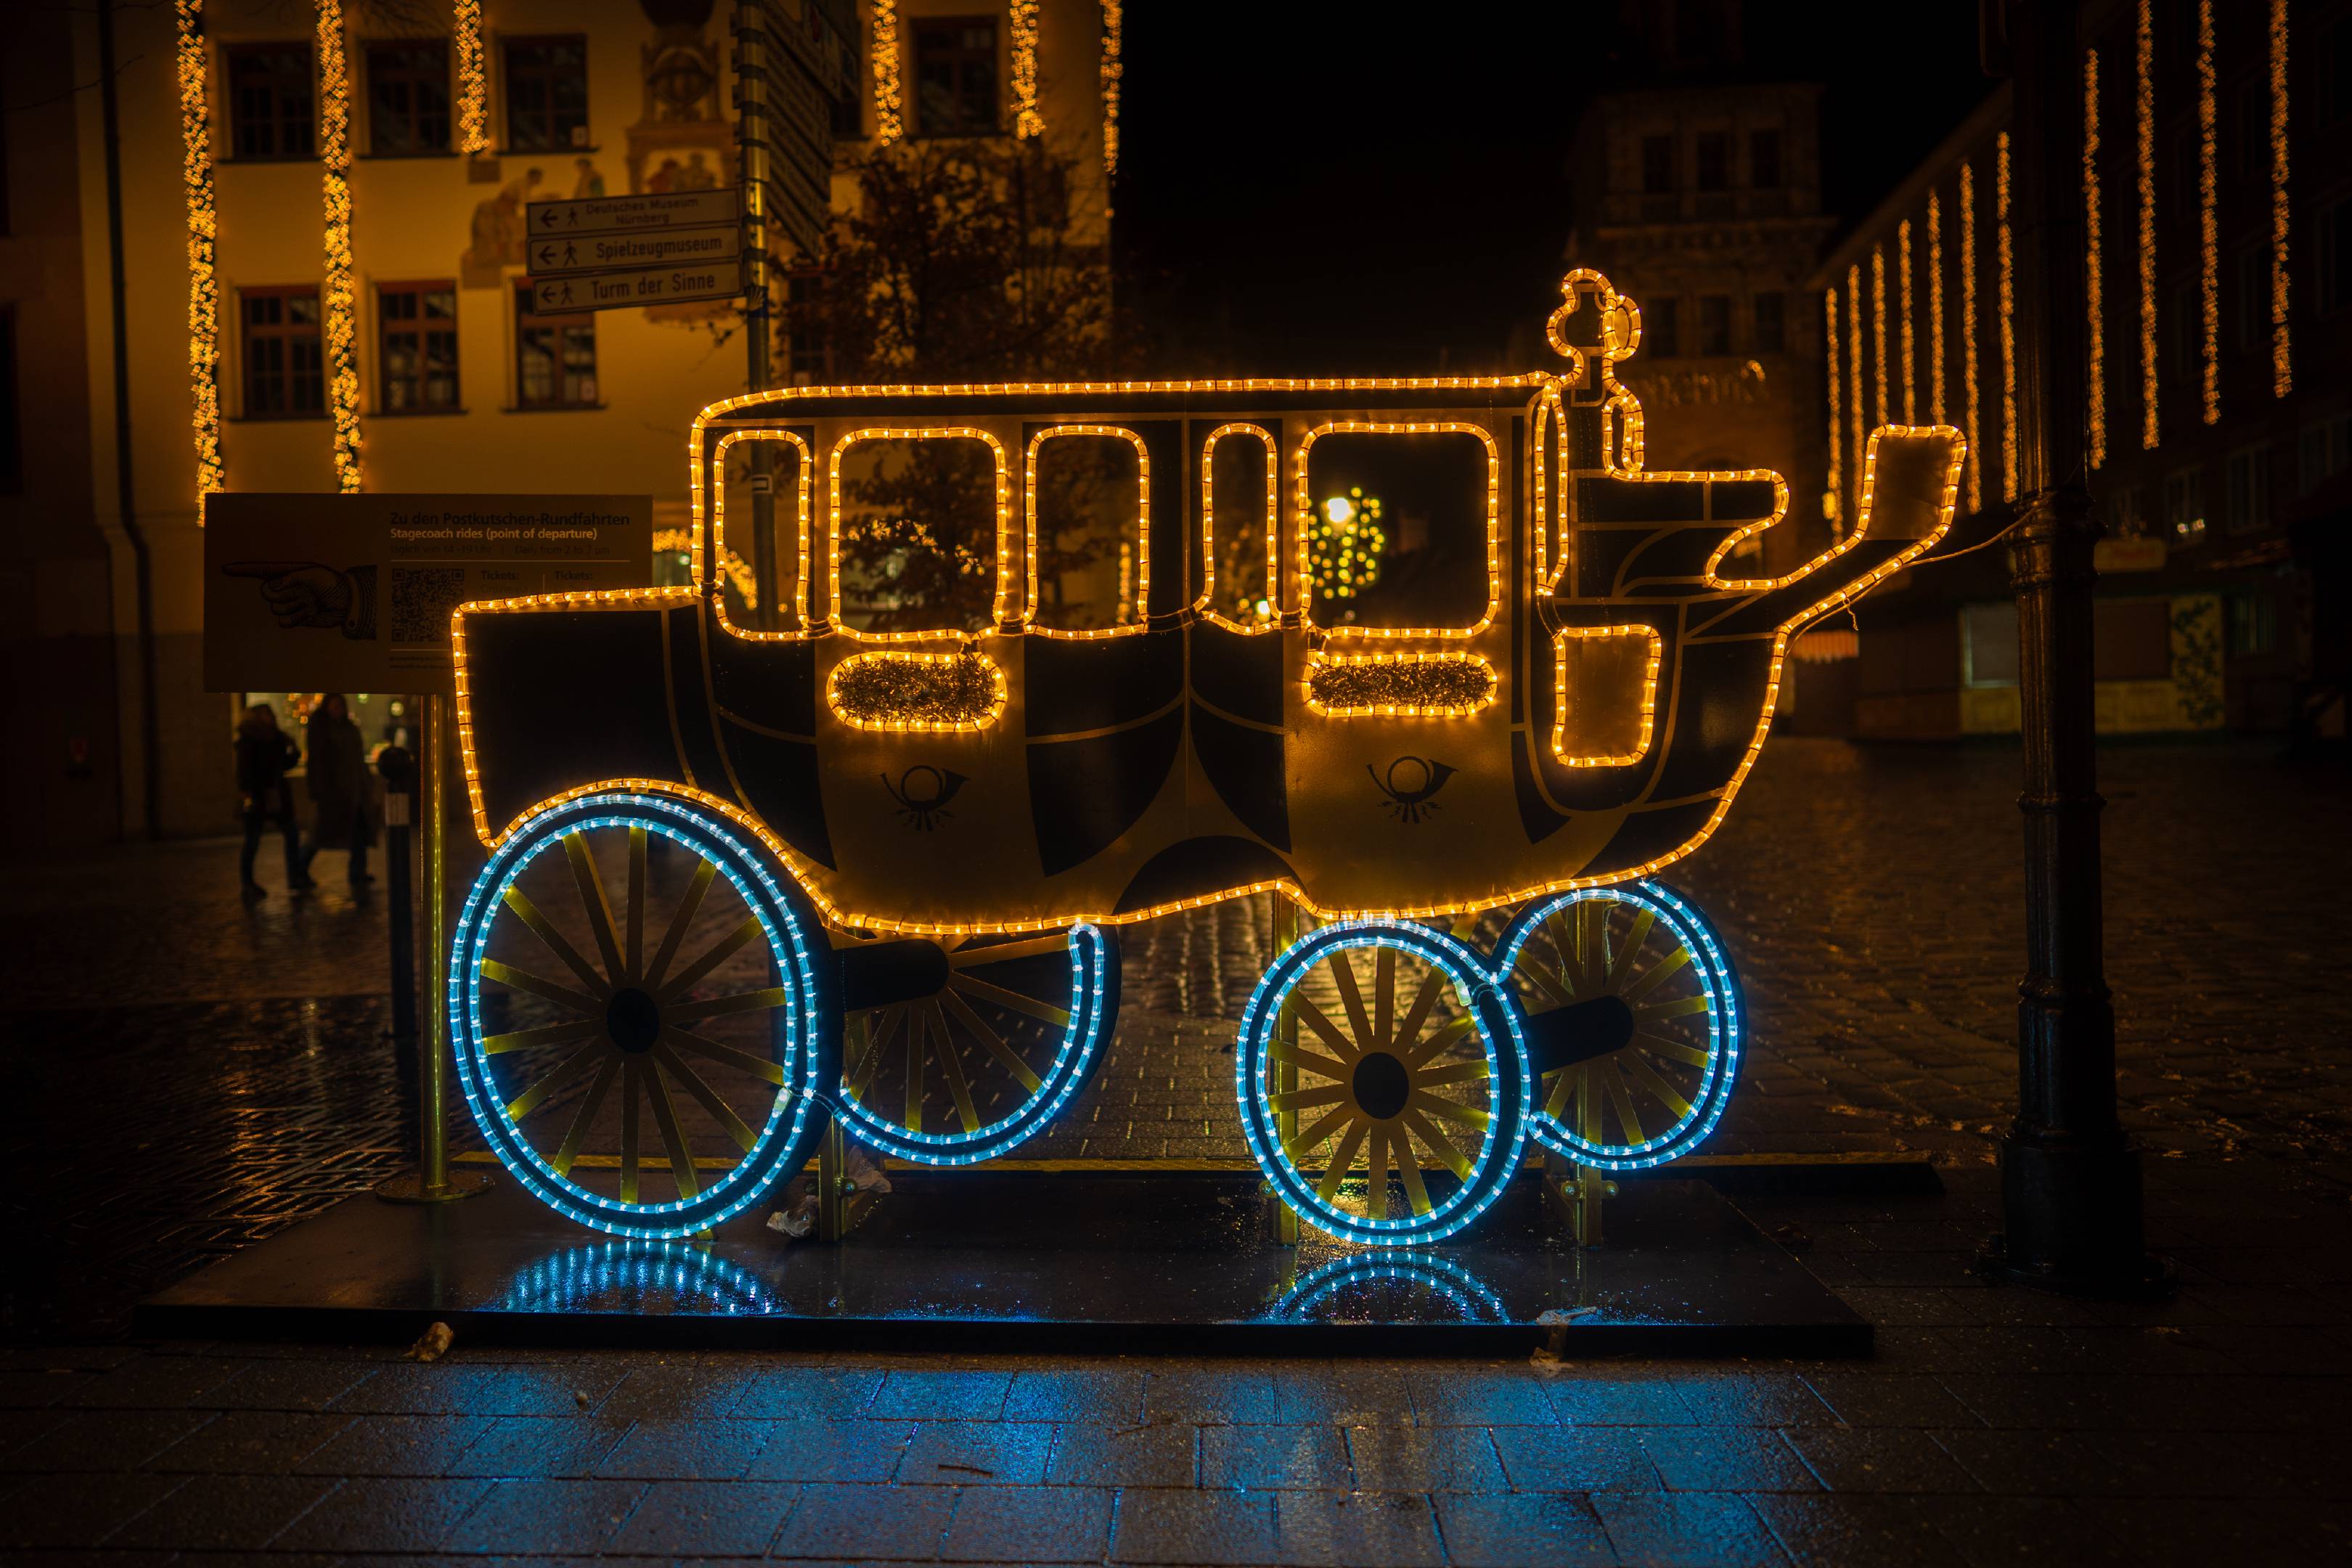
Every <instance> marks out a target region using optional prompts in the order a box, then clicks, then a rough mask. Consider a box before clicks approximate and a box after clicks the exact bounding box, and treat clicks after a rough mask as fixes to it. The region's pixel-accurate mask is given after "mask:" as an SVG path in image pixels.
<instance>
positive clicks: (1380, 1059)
mask: <svg viewBox="0 0 2352 1568" xmlns="http://www.w3.org/2000/svg"><path fill="white" fill-rule="evenodd" d="M1349 1088H1350V1089H1352V1090H1353V1091H1354V1093H1355V1096H1356V1103H1357V1104H1358V1105H1360V1106H1361V1107H1363V1110H1364V1114H1365V1115H1367V1116H1369V1117H1371V1118H1372V1119H1373V1120H1375V1121H1388V1120H1390V1119H1391V1117H1393V1116H1395V1115H1396V1114H1397V1113H1398V1112H1399V1111H1401V1110H1403V1109H1404V1108H1405V1102H1406V1101H1407V1100H1411V1099H1412V1075H1411V1074H1410V1073H1408V1072H1406V1071H1405V1066H1404V1063H1403V1062H1402V1061H1400V1060H1399V1059H1398V1058H1396V1057H1395V1056H1393V1055H1391V1053H1390V1052H1387V1051H1366V1052H1365V1053H1364V1054H1363V1055H1362V1056H1361V1057H1360V1058H1357V1061H1356V1071H1355V1076H1354V1078H1353V1079H1352V1080H1351V1081H1350V1084H1349Z"/></svg>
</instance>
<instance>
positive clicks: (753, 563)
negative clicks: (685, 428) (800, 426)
mask: <svg viewBox="0 0 2352 1568" xmlns="http://www.w3.org/2000/svg"><path fill="white" fill-rule="evenodd" d="M806 460H807V459H806V458H804V457H803V455H802V451H801V447H800V446H799V444H798V443H796V442H794V441H793V440H791V439H789V438H787V437H785V435H784V433H783V432H782V431H743V432H740V433H738V434H736V435H733V436H730V437H728V438H727V439H726V442H725V444H724V447H723V448H722V450H721V453H720V456H719V475H718V489H717V493H716V494H715V495H714V496H713V497H712V500H711V512H712V516H713V518H714V520H715V521H716V523H717V526H716V528H715V529H714V530H713V531H712V535H713V538H714V539H715V540H716V541H717V544H716V547H715V548H716V553H715V554H714V555H713V556H712V558H711V560H710V561H709V563H707V564H708V570H709V573H710V575H711V579H712V581H714V582H716V583H717V584H718V585H719V604H720V606H721V608H723V609H724V610H725V612H726V615H727V622H728V624H729V625H730V626H736V627H738V628H740V629H742V630H745V631H761V632H784V631H798V630H800V629H801V627H802V626H803V623H804V622H805V620H806V619H807V616H808V596H807V594H806V591H805V586H804V584H803V575H804V574H805V573H806V572H807V570H808V565H809V561H808V546H807V542H806V533H805V531H806V528H807V525H808V520H807V518H805V517H804V516H803V515H802V511H801V465H802V464H803V462H805V461H806ZM762 474H764V475H765V476H766V479H767V483H768V487H769V493H770V494H771V495H772V496H774V497H775V498H776V499H775V522H774V526H773V529H772V532H771V534H770V536H769V537H768V538H767V539H765V540H763V539H762V538H761V530H760V526H759V512H758V509H757V505H756V503H755V502H754V500H753V499H752V498H753V496H754V495H755V494H756V493H757V486H758V482H759V479H760V477H761V475H762ZM763 545H764V547H765V548H764V550H763V548H762V547H763ZM770 563H772V564H770Z"/></svg>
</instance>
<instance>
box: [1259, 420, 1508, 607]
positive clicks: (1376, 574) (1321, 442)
mask: <svg viewBox="0 0 2352 1568" xmlns="http://www.w3.org/2000/svg"><path fill="white" fill-rule="evenodd" d="M1309 440H1310V442H1311V444H1310V445H1309V447H1307V488H1306V493H1305V494H1304V495H1302V496H1300V497H1299V498H1298V503H1299V505H1300V506H1301V507H1302V508H1304V509H1305V510H1307V521H1306V528H1307V559H1306V562H1305V563H1304V571H1305V574H1306V580H1307V589H1308V591H1309V594H1310V595H1311V596H1310V599H1309V602H1308V605H1307V611H1308V618H1309V619H1310V620H1312V621H1313V622H1314V623H1315V625H1317V626H1327V627H1346V626H1361V627H1367V628H1381V629H1386V630H1391V631H1398V630H1405V629H1416V630H1429V631H1437V630H1453V631H1462V630H1467V629H1468V628H1470V627H1472V626H1477V625H1478V624H1479V623H1480V622H1482V621H1485V620H1486V619H1487V617H1488V616H1491V615H1492V614H1493V613H1494V590H1493V576H1492V573H1491V570H1490V564H1491V561H1492V556H1491V554H1490V525H1491V521H1492V520H1493V518H1494V516H1495V506H1496V491H1495V486H1496V480H1497V476H1496V471H1495V458H1494V456H1493V453H1494V448H1493V447H1490V446H1489V445H1488V443H1487V440H1486V437H1484V436H1483V435H1482V434H1481V433H1480V432H1478V431H1475V430H1471V429H1467V428H1465V429H1456V430H1444V431H1402V430H1388V429H1381V430H1376V431H1351V430H1347V429H1345V428H1342V429H1339V430H1337V431H1332V432H1330V433H1328V434H1324V435H1320V436H1310V437H1309Z"/></svg>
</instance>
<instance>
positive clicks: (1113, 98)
mask: <svg viewBox="0 0 2352 1568" xmlns="http://www.w3.org/2000/svg"><path fill="white" fill-rule="evenodd" d="M1126 31H1127V7H1126V6H1124V5H1121V4H1119V0H1102V115H1103V122H1102V144H1103V185H1104V187H1105V189H1108V187H1109V185H1110V182H1111V180H1112V179H1113V178H1114V177H1115V176H1117V174H1118V88H1119V79H1120V78H1121V77H1122V76H1124V75H1125V74H1126V72H1127V65H1126V62H1125V60H1124V59H1123V58H1122V51H1123V49H1124V48H1125V47H1126V39H1125V37H1123V35H1124V34H1125V32H1126ZM1103 216H1106V217H1108V216H1110V214H1109V212H1108V210H1106V211H1105V212H1104V214H1103Z"/></svg>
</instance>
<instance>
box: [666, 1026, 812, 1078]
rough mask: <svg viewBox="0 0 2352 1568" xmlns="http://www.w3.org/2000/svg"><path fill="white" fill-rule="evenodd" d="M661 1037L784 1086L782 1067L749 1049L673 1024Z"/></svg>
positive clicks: (697, 1054)
mask: <svg viewBox="0 0 2352 1568" xmlns="http://www.w3.org/2000/svg"><path fill="white" fill-rule="evenodd" d="M661 1037H662V1039H663V1040H664V1041H665V1042H666V1043H667V1044H668V1045H671V1046H674V1047H677V1049H679V1050H681V1051H692V1052H693V1053H694V1054H695V1055H696V1056H698V1057H707V1058H709V1059H710V1060H712V1061H714V1062H722V1063H724V1064H725V1065H727V1066H728V1067H730V1068H741V1069H742V1070H743V1071H745V1072H747V1073H750V1074H751V1076H752V1077H753V1078H763V1079H767V1080H768V1081H769V1082H770V1083H772V1084H774V1085H775V1086H776V1087H777V1088H778V1089H782V1088H783V1086H784V1069H783V1068H782V1067H780V1066H778V1065H777V1064H776V1063H774V1062H772V1061H770V1060H769V1059H768V1058H765V1057H759V1056H753V1055H752V1054H751V1052H750V1051H744V1050H738V1049H736V1048H735V1047H733V1046H722V1045H720V1044H719V1042H718V1041H717V1040H709V1039H705V1038H703V1037H701V1036H700V1035H698V1034H694V1033H692V1032H690V1031H688V1030H686V1029H681V1028H678V1027H677V1026H675V1025H672V1026H667V1027H665V1028H664V1029H663V1030H662V1032H661Z"/></svg>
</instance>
